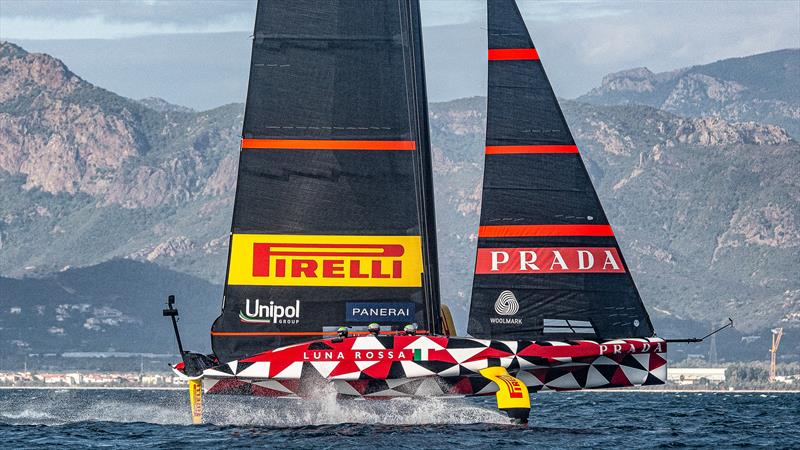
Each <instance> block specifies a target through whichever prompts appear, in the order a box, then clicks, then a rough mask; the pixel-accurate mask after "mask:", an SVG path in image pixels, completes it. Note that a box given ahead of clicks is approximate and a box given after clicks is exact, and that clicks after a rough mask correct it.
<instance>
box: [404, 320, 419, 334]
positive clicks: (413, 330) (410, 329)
mask: <svg viewBox="0 0 800 450" xmlns="http://www.w3.org/2000/svg"><path fill="white" fill-rule="evenodd" d="M403 334H405V335H406V336H416V334H417V326H416V325H414V324H413V323H410V324H408V325H406V326H405V327H403Z"/></svg>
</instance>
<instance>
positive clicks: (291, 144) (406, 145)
mask: <svg viewBox="0 0 800 450" xmlns="http://www.w3.org/2000/svg"><path fill="white" fill-rule="evenodd" d="M242 148H252V149H276V150H277V149H280V150H415V149H416V148H417V143H416V141H343V140H335V139H242Z"/></svg>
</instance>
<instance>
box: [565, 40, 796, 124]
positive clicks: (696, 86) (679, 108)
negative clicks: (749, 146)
mask: <svg viewBox="0 0 800 450" xmlns="http://www.w3.org/2000/svg"><path fill="white" fill-rule="evenodd" d="M798 80H800V49H787V50H778V51H774V52H769V53H762V54H759V55H753V56H747V57H744V58H731V59H726V60H723V61H717V62H714V63H711V64H706V65H700V66H694V67H687V68H684V69H678V70H673V71H670V72H662V73H653V72H651V71H650V70H648V69H647V68H646V67H640V68H636V69H630V70H624V71H622V72H617V73H612V74H610V75H607V76H606V77H605V78H604V79H603V83H602V85H601V86H600V87H598V88H596V89H593V90H592V91H590V92H589V93H587V94H586V95H584V96H581V97H580V98H578V100H579V101H581V102H588V103H593V104H604V105H610V104H630V103H639V104H643V105H650V106H653V107H655V108H659V109H663V110H665V111H669V112H673V113H676V114H679V115H683V116H713V117H720V118H722V119H725V120H730V121H737V122H742V121H754V122H761V123H769V124H775V125H778V126H781V127H783V128H785V129H786V130H788V131H789V133H790V134H792V136H795V137H798V136H800V82H798Z"/></svg>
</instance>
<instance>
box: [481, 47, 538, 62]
mask: <svg viewBox="0 0 800 450" xmlns="http://www.w3.org/2000/svg"><path fill="white" fill-rule="evenodd" d="M525 59H527V60H538V59H539V53H538V52H537V51H536V49H535V48H490V49H489V61H513V60H525Z"/></svg>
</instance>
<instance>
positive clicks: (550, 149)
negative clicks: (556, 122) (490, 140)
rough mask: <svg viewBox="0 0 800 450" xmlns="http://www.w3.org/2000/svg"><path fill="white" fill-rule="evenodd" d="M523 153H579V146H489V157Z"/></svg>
mask: <svg viewBox="0 0 800 450" xmlns="http://www.w3.org/2000/svg"><path fill="white" fill-rule="evenodd" d="M523 153H578V146H577V145H487V146H486V154H487V155H516V154H523Z"/></svg>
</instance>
